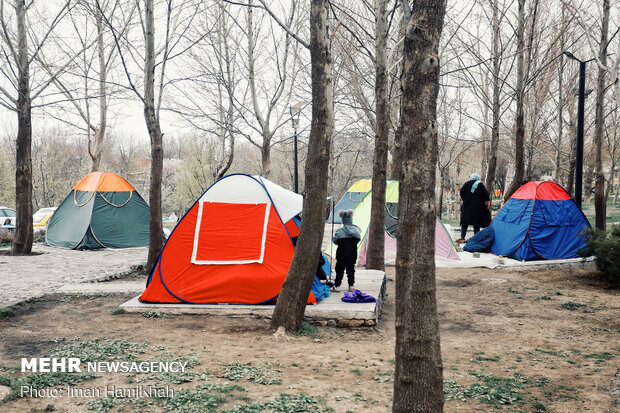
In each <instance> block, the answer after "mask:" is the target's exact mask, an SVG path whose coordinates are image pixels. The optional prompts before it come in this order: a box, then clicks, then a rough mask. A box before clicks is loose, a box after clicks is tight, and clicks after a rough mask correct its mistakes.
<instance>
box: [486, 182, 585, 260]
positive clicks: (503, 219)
mask: <svg viewBox="0 0 620 413" xmlns="http://www.w3.org/2000/svg"><path fill="white" fill-rule="evenodd" d="M491 228H493V230H494V233H495V241H494V242H493V245H492V246H491V252H492V253H493V254H497V255H503V256H508V257H512V258H516V259H518V260H538V259H563V258H574V257H578V256H579V254H578V253H577V250H579V249H580V248H585V246H586V244H585V239H584V238H583V237H582V236H581V233H582V232H583V230H584V229H587V228H590V223H589V222H588V219H587V218H586V217H585V216H584V215H583V212H581V210H580V209H579V207H578V206H577V204H575V202H574V201H573V200H572V199H571V197H570V196H569V195H568V193H567V192H566V191H565V190H564V189H563V188H562V187H561V186H560V185H558V184H556V183H555V182H551V181H545V182H542V181H532V182H528V183H527V184H525V185H523V186H522V187H521V188H519V189H518V190H517V192H515V193H514V194H513V196H512V197H511V198H510V199H509V200H508V201H507V202H506V204H505V205H504V206H503V207H502V209H500V211H499V212H498V213H497V215H496V216H495V218H494V219H493V221H492V222H491Z"/></svg>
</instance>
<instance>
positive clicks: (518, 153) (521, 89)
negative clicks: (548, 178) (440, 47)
mask: <svg viewBox="0 0 620 413" xmlns="http://www.w3.org/2000/svg"><path fill="white" fill-rule="evenodd" d="M518 1H519V23H518V25H517V53H518V55H517V88H516V89H517V102H516V104H517V115H516V117H515V174H514V178H513V180H512V182H511V183H510V186H509V187H508V189H507V190H506V192H505V193H504V202H506V201H508V199H509V198H510V197H511V196H512V194H514V193H515V192H516V190H517V189H519V187H520V186H521V182H522V181H523V174H524V172H525V171H524V169H525V162H524V143H525V120H524V114H523V98H524V97H525V96H524V95H525V84H524V57H525V0H518Z"/></svg>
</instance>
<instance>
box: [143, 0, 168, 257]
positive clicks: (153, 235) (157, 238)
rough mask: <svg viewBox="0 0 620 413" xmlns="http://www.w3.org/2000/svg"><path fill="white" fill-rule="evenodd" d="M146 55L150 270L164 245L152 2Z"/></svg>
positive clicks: (149, 2)
mask: <svg viewBox="0 0 620 413" xmlns="http://www.w3.org/2000/svg"><path fill="white" fill-rule="evenodd" d="M145 3H146V5H145V16H144V17H145V18H144V20H145V23H144V25H145V41H146V52H145V56H144V119H145V120H146V127H147V129H148V131H149V136H150V137H151V182H150V190H149V191H150V192H149V208H150V212H149V227H150V228H149V229H150V233H149V255H148V260H147V264H146V265H147V268H152V267H153V265H155V261H156V260H157V256H158V255H159V252H160V251H161V249H162V247H163V246H164V238H163V228H162V222H161V177H162V171H163V168H164V149H163V139H162V138H163V136H162V133H161V129H160V126H159V117H158V116H157V113H156V111H155V90H154V89H155V27H154V24H153V0H146V1H145Z"/></svg>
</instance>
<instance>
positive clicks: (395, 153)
mask: <svg viewBox="0 0 620 413" xmlns="http://www.w3.org/2000/svg"><path fill="white" fill-rule="evenodd" d="M407 23H408V22H406V21H405V19H404V18H401V20H400V24H399V26H398V39H399V40H400V39H402V38H404V37H405V30H406V28H407ZM402 54H403V42H400V43H399V45H398V52H397V55H398V56H402ZM403 64H404V62H402V63H401V64H400V68H401V70H400V71H401V76H402V72H403V70H404V66H403ZM398 87H400V88H401V89H402V86H398ZM398 101H399V105H398V113H399V115H398V119H399V120H400V119H402V115H403V112H402V107H403V105H402V104H401V103H400V102H401V101H402V95H401V97H400V98H398ZM402 135H403V134H402V122H400V121H399V122H398V126H397V127H396V131H395V132H394V146H393V148H392V151H391V153H392V167H391V168H390V178H391V179H394V180H396V181H398V180H399V179H400V171H401V166H402V156H401V154H402V151H401V146H402Z"/></svg>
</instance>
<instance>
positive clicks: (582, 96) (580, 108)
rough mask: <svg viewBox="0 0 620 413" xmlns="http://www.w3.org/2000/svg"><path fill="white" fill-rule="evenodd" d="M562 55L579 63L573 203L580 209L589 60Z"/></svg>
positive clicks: (567, 54)
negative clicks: (587, 65)
mask: <svg viewBox="0 0 620 413" xmlns="http://www.w3.org/2000/svg"><path fill="white" fill-rule="evenodd" d="M564 54H565V55H566V56H568V57H569V58H571V59H573V60H576V61H578V62H579V99H578V103H577V145H576V148H575V157H576V159H575V203H576V204H577V206H578V207H579V208H581V199H582V197H583V194H582V188H583V129H584V113H585V102H586V63H588V62H591V61H592V60H594V59H590V60H585V61H583V60H581V59H578V58H576V57H575V56H574V55H573V54H572V53H571V52H567V51H565V52H564Z"/></svg>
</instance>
